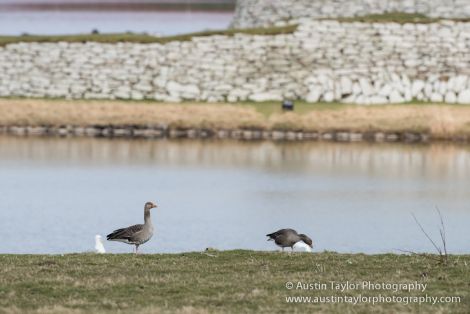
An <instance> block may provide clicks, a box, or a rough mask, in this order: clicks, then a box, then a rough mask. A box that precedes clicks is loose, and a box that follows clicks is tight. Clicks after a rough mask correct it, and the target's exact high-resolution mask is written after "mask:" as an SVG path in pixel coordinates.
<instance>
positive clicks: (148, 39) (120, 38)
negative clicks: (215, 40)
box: [0, 25, 297, 46]
mask: <svg viewBox="0 0 470 314" xmlns="http://www.w3.org/2000/svg"><path fill="white" fill-rule="evenodd" d="M296 29H297V25H289V26H282V27H269V28H262V27H258V28H245V29H227V30H215V31H203V32H195V33H189V34H183V35H175V36H165V37H157V36H151V35H148V34H136V33H123V34H79V35H44V36H42V35H22V36H0V46H5V45H8V44H12V43H19V42H38V43H45V42H69V43H77V42H78V43H83V42H99V43H118V42H131V43H160V44H165V43H169V42H172V41H189V40H191V39H192V38H193V37H204V36H212V35H225V36H234V35H235V34H250V35H278V34H290V33H293V32H295V30H296Z"/></svg>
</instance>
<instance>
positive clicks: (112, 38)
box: [0, 12, 470, 46]
mask: <svg viewBox="0 0 470 314" xmlns="http://www.w3.org/2000/svg"><path fill="white" fill-rule="evenodd" d="M320 20H336V21H339V22H344V23H353V22H360V23H400V24H404V23H421V24H427V23H436V22H439V21H442V20H445V19H442V18H430V17H427V16H425V15H423V14H418V13H416V14H412V13H401V12H390V13H384V14H369V15H365V16H357V17H340V18H323V19H320ZM447 20H448V19H447ZM452 21H456V22H470V19H452ZM297 26H298V25H296V24H295V25H287V26H280V27H276V26H273V27H256V28H245V29H225V30H211V31H202V32H195V33H188V34H182V35H175V36H163V37H157V36H152V35H148V34H145V33H144V34H138V33H118V34H76V35H29V34H24V35H21V36H1V35H0V46H4V45H7V44H12V43H19V42H39V43H41V42H69V43H74V42H78V43H83V42H100V43H118V42H132V43H160V44H165V43H168V42H172V41H189V40H191V39H192V38H193V37H203V36H212V35H225V36H233V35H235V34H249V35H278V34H291V33H293V32H295V31H296V29H297Z"/></svg>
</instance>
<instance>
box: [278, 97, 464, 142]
mask: <svg viewBox="0 0 470 314" xmlns="http://www.w3.org/2000/svg"><path fill="white" fill-rule="evenodd" d="M270 125H271V127H272V128H281V129H292V128H297V129H301V130H316V131H341V130H344V131H356V132H377V131H382V132H399V133H401V132H420V133H428V134H430V135H432V136H433V138H436V139H451V138H454V137H457V136H467V135H470V107H463V106H450V105H449V106H448V105H393V106H391V105H390V106H375V107H361V106H357V107H346V108H344V109H339V110H319V111H311V112H308V113H306V114H302V115H299V114H295V113H289V114H275V115H273V116H271V117H270Z"/></svg>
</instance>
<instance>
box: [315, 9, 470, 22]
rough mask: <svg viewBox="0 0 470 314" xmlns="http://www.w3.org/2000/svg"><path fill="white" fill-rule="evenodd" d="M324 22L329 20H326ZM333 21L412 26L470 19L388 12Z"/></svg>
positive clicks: (467, 20) (468, 20)
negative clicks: (408, 24) (407, 24)
mask: <svg viewBox="0 0 470 314" xmlns="http://www.w3.org/2000/svg"><path fill="white" fill-rule="evenodd" d="M324 20H331V19H329V18H326V19H324ZM333 20H336V21H339V22H344V23H354V22H359V23H398V24H405V23H413V24H430V23H437V22H439V21H445V20H447V21H454V22H465V23H467V22H470V19H444V18H433V17H428V16H426V15H424V14H420V13H404V12H389V13H384V14H367V15H364V16H355V17H340V18H334V19H333Z"/></svg>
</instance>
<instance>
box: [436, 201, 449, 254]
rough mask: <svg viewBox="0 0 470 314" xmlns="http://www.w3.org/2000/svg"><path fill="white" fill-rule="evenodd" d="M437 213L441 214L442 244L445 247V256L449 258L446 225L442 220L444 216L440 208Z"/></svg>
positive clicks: (440, 231)
mask: <svg viewBox="0 0 470 314" xmlns="http://www.w3.org/2000/svg"><path fill="white" fill-rule="evenodd" d="M436 210H437V213H438V214H439V219H440V220H441V229H440V230H439V233H440V234H441V240H442V244H443V246H444V255H445V256H446V257H447V240H446V227H445V225H444V219H442V214H441V211H440V209H439V207H437V206H436Z"/></svg>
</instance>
